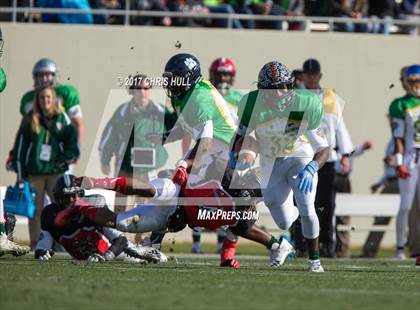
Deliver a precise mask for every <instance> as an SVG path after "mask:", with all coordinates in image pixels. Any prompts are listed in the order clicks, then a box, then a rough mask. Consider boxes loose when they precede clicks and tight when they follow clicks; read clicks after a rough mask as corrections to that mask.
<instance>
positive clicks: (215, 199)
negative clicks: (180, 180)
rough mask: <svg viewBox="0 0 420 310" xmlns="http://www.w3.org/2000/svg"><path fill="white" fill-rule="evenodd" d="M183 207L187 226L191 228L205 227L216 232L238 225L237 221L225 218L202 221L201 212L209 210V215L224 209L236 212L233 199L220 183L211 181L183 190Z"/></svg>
mask: <svg viewBox="0 0 420 310" xmlns="http://www.w3.org/2000/svg"><path fill="white" fill-rule="evenodd" d="M182 194H183V198H184V200H183V205H184V209H185V213H186V218H187V224H188V226H190V227H203V228H206V229H209V230H215V229H217V228H219V227H222V226H231V225H234V224H236V222H237V220H236V219H234V218H233V219H228V218H223V217H217V218H210V219H201V218H200V217H199V213H200V212H201V211H200V210H207V211H209V213H213V214H214V212H216V211H217V210H220V209H222V210H223V211H234V210H235V207H234V202H233V199H232V197H230V195H229V194H228V193H227V192H226V191H225V190H224V189H223V188H222V185H221V184H220V182H218V181H209V182H206V183H202V184H200V185H198V186H194V187H191V186H189V187H187V188H183V189H182Z"/></svg>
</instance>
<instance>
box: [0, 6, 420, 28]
mask: <svg viewBox="0 0 420 310" xmlns="http://www.w3.org/2000/svg"><path fill="white" fill-rule="evenodd" d="M33 2H34V1H33V0H31V1H30V5H31V6H30V7H17V0H14V1H13V6H12V7H0V12H2V13H11V14H12V22H14V23H16V22H18V20H17V15H18V14H25V15H27V16H28V17H29V18H28V20H29V22H32V21H33V14H43V13H47V14H92V15H104V14H106V15H116V16H124V25H126V26H129V25H130V17H132V16H143V17H166V16H167V17H174V18H177V17H178V18H180V17H182V18H195V19H204V18H211V19H226V20H227V21H228V28H232V25H233V20H235V19H240V20H254V21H278V20H281V21H285V22H300V23H302V24H303V25H304V26H303V27H301V28H302V29H303V30H305V31H310V28H311V27H310V25H311V24H313V23H323V24H327V25H328V30H329V31H333V30H334V24H344V23H354V24H370V23H376V24H388V25H395V26H412V27H420V17H419V18H415V19H413V20H398V19H394V20H383V19H371V18H363V19H356V18H347V17H319V16H266V15H251V14H225V13H192V12H172V11H136V10H130V1H129V0H127V1H126V7H125V8H123V9H120V10H106V9H91V10H80V9H62V8H58V9H57V8H36V7H34V6H33Z"/></svg>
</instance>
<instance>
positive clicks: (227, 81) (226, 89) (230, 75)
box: [209, 57, 242, 114]
mask: <svg viewBox="0 0 420 310" xmlns="http://www.w3.org/2000/svg"><path fill="white" fill-rule="evenodd" d="M209 71H210V78H209V80H210V82H211V83H212V84H213V85H214V86H215V87H216V88H217V90H218V91H219V93H221V94H222V96H223V98H225V100H226V102H227V103H228V104H229V108H231V109H232V111H233V112H234V113H235V114H236V113H237V110H238V104H239V102H240V101H241V99H242V94H241V93H240V92H238V91H236V90H234V89H233V88H232V87H233V84H234V83H235V76H236V66H235V63H234V62H233V61H232V60H231V59H229V58H224V57H219V58H217V59H215V60H214V61H213V62H212V63H211V65H210V70H209Z"/></svg>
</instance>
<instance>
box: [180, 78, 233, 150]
mask: <svg viewBox="0 0 420 310" xmlns="http://www.w3.org/2000/svg"><path fill="white" fill-rule="evenodd" d="M172 104H173V106H174V107H175V109H176V110H177V112H178V115H179V121H180V122H181V124H182V125H183V126H184V128H185V129H186V130H187V131H189V132H190V133H191V134H192V135H193V137H194V138H195V139H196V140H198V139H200V138H203V137H210V138H215V139H218V140H220V141H223V142H225V143H228V144H229V143H230V142H231V140H232V138H233V135H234V132H235V130H236V127H237V119H236V115H234V114H232V112H231V111H230V110H229V107H228V104H227V102H226V100H225V99H223V97H222V95H221V94H220V93H219V92H218V91H217V89H216V88H215V87H214V86H213V85H212V84H211V83H210V82H209V81H206V80H202V81H200V82H198V83H197V84H196V85H195V86H194V87H193V88H192V89H190V90H189V91H188V93H187V94H186V95H185V96H184V97H183V98H182V99H174V100H172ZM209 130H210V131H211V132H209Z"/></svg>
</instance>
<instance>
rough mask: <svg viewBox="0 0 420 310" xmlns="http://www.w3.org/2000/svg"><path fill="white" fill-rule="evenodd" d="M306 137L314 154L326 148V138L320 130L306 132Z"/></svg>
mask: <svg viewBox="0 0 420 310" xmlns="http://www.w3.org/2000/svg"><path fill="white" fill-rule="evenodd" d="M306 137H307V138H308V140H309V143H310V144H311V146H312V148H313V150H314V153H317V152H318V151H320V150H321V149H323V148H326V147H328V141H327V137H326V136H325V133H324V131H323V130H322V129H321V128H317V129H314V130H308V131H307V132H306Z"/></svg>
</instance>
